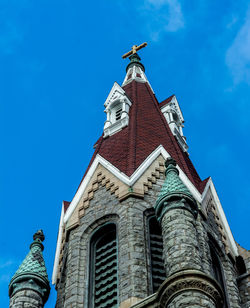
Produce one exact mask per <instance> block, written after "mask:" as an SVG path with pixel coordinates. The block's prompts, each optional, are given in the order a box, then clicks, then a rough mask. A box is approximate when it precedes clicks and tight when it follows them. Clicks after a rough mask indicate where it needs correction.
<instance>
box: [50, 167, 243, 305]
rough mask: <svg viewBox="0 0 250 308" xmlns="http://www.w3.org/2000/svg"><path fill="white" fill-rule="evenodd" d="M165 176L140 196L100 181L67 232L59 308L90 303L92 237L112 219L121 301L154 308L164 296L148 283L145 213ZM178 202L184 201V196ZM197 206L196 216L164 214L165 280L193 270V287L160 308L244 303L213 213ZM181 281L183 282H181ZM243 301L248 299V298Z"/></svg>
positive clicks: (151, 208) (176, 210) (151, 210)
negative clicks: (217, 268) (120, 193)
mask: <svg viewBox="0 0 250 308" xmlns="http://www.w3.org/2000/svg"><path fill="white" fill-rule="evenodd" d="M164 179H165V176H164V174H163V172H160V173H159V176H158V178H157V179H155V183H152V185H151V187H150V188H149V189H148V190H147V192H146V193H144V195H143V197H142V196H129V195H128V196H127V198H123V199H122V200H119V198H118V197H117V195H116V194H114V193H112V192H111V191H110V190H107V188H106V186H103V185H102V184H101V183H99V184H98V186H97V188H96V189H95V193H94V195H93V198H91V200H89V204H88V207H87V208H86V209H85V212H84V215H83V216H82V217H81V218H80V219H79V222H78V224H77V225H75V226H74V228H69V229H68V230H66V232H65V233H66V235H65V245H64V251H63V258H62V264H63V265H62V267H61V268H62V269H61V275H60V279H58V282H57V292H58V298H57V304H56V307H57V308H62V307H72V308H73V307H78V308H81V307H82V308H83V307H84V308H85V307H88V289H89V283H90V281H89V268H90V262H91V260H90V259H89V254H90V251H89V250H90V238H91V235H92V234H93V232H94V231H95V230H96V229H97V228H98V227H100V226H102V225H103V224H104V223H106V222H114V223H115V224H116V226H117V235H118V277H119V306H120V307H122V308H123V307H124V308H125V307H130V306H131V305H134V307H137V306H138V307H141V306H142V307H144V306H145V307H146V306H149V307H155V306H158V305H159V304H160V303H161V301H163V298H164V296H163V295H162V294H165V293H164V292H165V291H166V290H165V291H164V290H163V289H162V288H163V287H162V288H160V289H159V291H158V292H157V293H155V294H154V295H152V289H151V287H150V277H149V276H150V261H149V247H148V237H149V234H148V227H147V217H148V216H149V215H151V214H152V213H154V205H155V203H156V200H157V197H158V195H159V193H160V190H161V188H162V185H163V183H164ZM175 202H177V201H175ZM178 202H181V203H183V202H184V200H181V201H178ZM178 202H177V203H178ZM197 211H198V214H197V215H196V217H194V215H193V214H192V213H191V212H190V211H187V210H185V209H183V208H178V206H177V207H176V206H174V207H173V210H171V211H167V212H166V214H165V216H164V217H163V218H162V221H161V224H162V232H163V238H164V255H165V256H166V259H165V267H166V272H167V277H166V279H168V278H169V277H173V275H176V274H178V272H180V271H188V270H192V271H193V272H192V275H193V277H194V278H193V279H194V281H193V282H192V281H191V282H190V285H191V287H190V286H187V287H186V289H185V288H184V289H185V292H184V289H181V288H180V292H179V293H178V292H177V293H178V294H175V295H174V296H173V298H172V299H171V301H168V300H167V299H166V295H165V299H164V301H165V302H166V303H167V304H166V305H167V306H164V307H171V308H172V307H176V308H177V307H190V306H192V307H211V308H214V307H233V308H238V307H244V308H245V307H248V306H247V304H244V300H242V298H241V296H240V294H241V293H244V292H245V293H246V291H244V290H243V291H241V293H240V290H239V287H238V284H237V276H238V269H237V266H236V263H235V260H234V259H233V258H232V257H231V256H230V255H228V254H227V251H226V247H227V246H226V245H224V243H223V240H222V233H221V232H220V228H219V226H218V224H217V223H216V218H215V216H214V215H205V214H204V211H203V210H202V209H201V205H199V204H198V205H197ZM209 242H214V243H216V249H217V251H218V252H219V259H220V264H221V268H222V274H223V282H224V289H225V290H224V292H225V296H224V295H223V293H222V292H223V291H222V290H221V287H220V286H219V284H218V282H216V281H215V280H214V279H213V277H214V273H213V266H212V259H211V254H210V246H209ZM177 276H178V275H177ZM182 278H183V275H182ZM178 279H179V278H178ZM188 279H189V278H187V280H188ZM243 279H244V278H243ZM180 284H181V285H183V284H184V282H183V281H180ZM187 285H188V284H187ZM197 286H198V287H197ZM241 289H242V288H241ZM207 290H209V291H207ZM216 292H217V293H218V298H219V297H220V296H221V298H223V297H224V300H225V303H226V304H225V305H226V306H222V304H221V301H220V300H219V299H216V296H215V295H214V294H215V293H216ZM211 294H213V295H211ZM245 303H248V301H247V299H245ZM160 305H161V306H162V305H163V304H160Z"/></svg>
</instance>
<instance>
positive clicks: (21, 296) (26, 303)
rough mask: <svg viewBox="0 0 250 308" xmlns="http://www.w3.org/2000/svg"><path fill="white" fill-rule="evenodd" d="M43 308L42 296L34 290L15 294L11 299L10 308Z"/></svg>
mask: <svg viewBox="0 0 250 308" xmlns="http://www.w3.org/2000/svg"><path fill="white" fill-rule="evenodd" d="M27 307H29V308H42V307H43V302H42V298H41V296H40V295H39V294H38V293H36V292H35V291H32V290H22V291H19V292H17V293H15V294H14V295H13V296H12V297H11V299H10V308H27Z"/></svg>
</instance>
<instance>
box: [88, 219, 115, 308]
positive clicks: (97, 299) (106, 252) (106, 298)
mask: <svg viewBox="0 0 250 308" xmlns="http://www.w3.org/2000/svg"><path fill="white" fill-rule="evenodd" d="M93 254H94V260H95V264H94V266H93V275H92V277H93V282H94V287H93V293H94V294H93V295H94V296H93V299H92V302H93V307H95V308H106V307H108V308H111V307H117V303H118V300H117V297H118V296H117V295H118V294H117V241H116V229H115V225H114V224H108V225H105V226H104V227H103V228H101V229H100V230H99V231H98V236H97V237H95V241H94V247H93Z"/></svg>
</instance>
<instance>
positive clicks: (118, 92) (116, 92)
mask: <svg viewBox="0 0 250 308" xmlns="http://www.w3.org/2000/svg"><path fill="white" fill-rule="evenodd" d="M124 95H126V94H125V91H124V90H123V88H122V87H121V86H120V85H119V84H118V83H117V82H115V83H114V84H113V87H112V89H111V91H110V92H109V95H108V97H107V99H106V101H105V103H104V106H105V107H107V106H108V105H109V104H110V103H111V102H113V101H114V100H116V96H124Z"/></svg>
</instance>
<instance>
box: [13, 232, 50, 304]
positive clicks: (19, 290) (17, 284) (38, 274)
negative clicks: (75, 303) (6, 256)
mask: <svg viewBox="0 0 250 308" xmlns="http://www.w3.org/2000/svg"><path fill="white" fill-rule="evenodd" d="M44 239H45V237H44V234H43V231H42V230H39V231H37V232H36V233H35V234H34V235H33V240H34V241H33V242H32V243H31V245H30V251H29V253H28V254H27V256H26V258H25V259H24V261H23V262H22V264H21V265H20V267H19V268H18V270H17V271H16V273H15V274H14V276H13V277H12V279H11V281H10V284H9V297H10V308H16V307H21V306H22V307H23V305H24V307H26V306H27V305H28V306H27V307H34V308H38V307H39V308H41V307H43V306H44V304H45V303H46V301H47V299H48V297H49V293H50V286H49V279H48V274H47V271H46V267H45V263H44V259H43V253H42V252H43V249H44V246H43V244H42V242H43V241H44ZM20 305H21V306H20ZM29 305H30V306H29Z"/></svg>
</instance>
